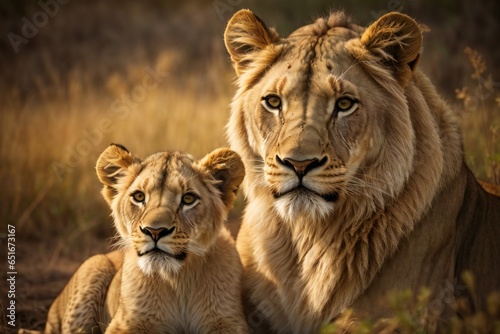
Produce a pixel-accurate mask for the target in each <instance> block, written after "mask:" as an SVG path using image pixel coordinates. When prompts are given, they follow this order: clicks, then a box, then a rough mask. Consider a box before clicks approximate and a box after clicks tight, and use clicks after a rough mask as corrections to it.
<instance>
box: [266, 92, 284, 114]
mask: <svg viewBox="0 0 500 334" xmlns="http://www.w3.org/2000/svg"><path fill="white" fill-rule="evenodd" d="M262 100H263V102H264V107H266V109H267V110H269V111H274V110H278V111H279V110H281V99H280V98H279V97H278V96H276V95H267V96H265V97H263V98H262Z"/></svg>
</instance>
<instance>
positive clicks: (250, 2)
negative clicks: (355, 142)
mask: <svg viewBox="0 0 500 334" xmlns="http://www.w3.org/2000/svg"><path fill="white" fill-rule="evenodd" d="M65 1H66V4H58V8H57V12H56V11H55V10H54V8H53V11H54V12H55V14H54V15H53V16H51V15H46V17H47V20H45V21H43V20H42V19H43V17H42V16H40V14H37V13H39V12H41V11H43V10H44V9H43V8H42V6H41V5H40V3H39V2H37V1H29V0H16V1H2V3H1V4H0V28H1V32H2V40H1V42H0V73H1V76H0V105H1V106H0V108H1V112H0V138H1V142H0V145H1V146H0V158H1V161H2V163H1V164H0V186H1V191H0V217H1V221H2V230H1V231H0V236H1V241H2V242H3V241H4V238H5V233H6V225H7V224H13V225H15V226H16V235H17V244H18V246H17V248H18V250H17V254H18V255H17V256H18V264H19V266H21V267H22V266H24V267H23V268H25V273H24V275H25V277H24V279H25V281H23V282H24V283H23V282H21V283H19V284H26V282H31V283H32V284H34V286H36V279H33V281H29V278H28V277H27V276H28V273H29V270H30V269H31V270H34V269H33V268H38V269H36V270H39V271H44V270H49V269H54V268H58V266H61V264H63V263H66V262H64V261H66V260H68V259H69V260H68V261H70V260H73V261H77V262H78V261H81V260H82V259H84V258H86V257H88V256H89V255H91V254H94V253H96V252H99V251H104V250H106V248H107V247H108V244H109V242H102V241H103V240H105V239H106V238H109V237H110V236H112V235H113V231H112V227H111V220H110V218H109V209H108V208H107V206H106V204H105V202H104V200H103V199H102V197H101V195H100V194H99V191H100V188H101V186H100V184H99V182H98V180H97V177H96V176H95V171H94V166H95V162H96V159H97V158H98V156H99V154H100V153H101V152H102V151H103V150H104V149H105V147H107V145H108V144H109V143H111V142H114V143H121V144H123V145H125V146H126V147H127V148H128V149H129V150H130V151H131V152H132V153H134V154H136V155H138V156H140V157H145V156H147V155H148V154H151V153H154V152H156V151H161V150H174V149H175V150H182V151H188V152H190V153H192V154H193V155H194V156H196V157H200V158H201V157H202V156H203V155H204V154H206V153H207V152H209V151H211V150H212V149H215V148H217V147H220V146H226V145H227V143H226V140H225V136H224V131H225V124H226V121H227V119H228V116H229V108H228V105H229V103H230V101H231V99H232V96H233V94H234V92H235V86H234V85H233V82H234V77H235V76H234V72H233V70H232V67H231V63H230V60H229V56H228V55H227V53H226V50H225V47H224V44H223V32H224V28H225V25H226V23H227V20H228V19H229V18H230V17H231V15H232V14H234V13H235V12H236V11H237V10H239V9H242V8H250V9H251V10H253V11H254V12H255V13H256V14H257V15H259V16H260V17H261V18H263V19H264V21H265V22H266V23H268V24H269V25H270V26H275V27H276V28H277V30H278V32H279V33H280V35H281V36H286V35H287V34H288V33H290V32H291V31H293V30H294V29H295V28H298V27H299V26H301V25H304V24H307V23H309V22H311V21H312V20H314V19H315V18H317V17H319V16H322V15H324V14H327V13H328V12H329V11H330V10H332V9H345V10H346V11H347V12H348V13H349V14H350V15H351V16H352V17H353V19H354V21H355V22H357V23H359V24H361V25H367V24H369V23H370V22H373V21H374V20H375V19H376V18H378V17H379V16H380V15H382V14H384V13H385V12H387V11H391V10H400V11H402V12H404V13H407V14H409V15H410V16H412V17H414V18H416V19H417V21H419V22H420V23H423V24H425V25H426V30H430V31H429V32H427V33H425V35H424V50H423V55H422V57H421V61H420V65H419V66H420V67H421V68H422V69H423V71H424V72H425V73H427V74H428V75H429V76H430V78H431V79H432V81H433V82H434V83H435V84H436V86H437V87H438V90H439V91H440V93H441V94H442V95H443V96H444V97H445V98H447V100H448V101H449V102H450V104H451V105H453V107H454V108H456V109H457V110H459V111H460V112H461V113H462V115H463V130H464V145H465V155H466V160H467V162H468V163H469V165H470V166H471V168H472V169H473V171H474V172H475V173H476V175H477V176H478V177H480V178H481V179H483V180H489V181H493V182H499V181H500V179H499V177H500V167H499V166H500V143H499V133H498V131H499V130H498V129H499V126H500V112H499V109H500V67H499V66H498V64H499V63H500V48H499V46H498V44H499V41H498V36H499V32H500V29H499V26H500V22H499V21H498V20H499V19H500V5H499V4H498V2H497V1H495V0H483V1H468V0H459V1H453V0H444V1H431V0H399V1H398V0H378V1H361V0H351V1H318V0H316V1H299V0H292V1H285V0H279V1H264V0H215V1H213V0H209V1H202V0H190V1H174V0H163V1H162V0H151V1H118V0H109V1H97V0H88V1H78V0H69V1H68V0H65ZM41 2H42V3H49V2H52V3H54V1H48V0H45V1H44V0H42V1H41ZM61 2H62V1H61ZM37 15H38V16H37ZM34 19H38V20H39V21H38V23H39V26H36V25H35V28H36V32H35V33H33V35H34V36H32V37H29V38H26V40H25V41H27V42H26V43H24V42H23V43H21V44H19V45H18V50H17V51H18V52H16V50H15V49H16V47H13V46H12V43H11V41H9V37H8V36H9V35H8V34H9V33H14V34H16V35H17V36H22V35H23V26H24V25H25V24H26V23H25V22H26V20H27V21H29V22H31V23H33V22H34ZM11 37H12V35H11ZM467 47H468V48H470V51H468V52H467V53H466V52H465V51H464V50H465V49H466V48H467ZM474 75H475V76H474ZM473 76H474V77H473ZM243 206H244V203H243V200H242V199H239V200H238V202H237V203H236V206H235V209H234V210H233V213H232V219H233V220H237V219H238V218H239V216H240V213H241V210H242V208H243ZM96 240H97V241H96ZM4 248H5V247H3V246H2V250H1V252H5V249H4ZM28 253H29V254H31V255H30V257H29V258H28V256H27V254H28ZM0 254H3V253H0ZM32 254H36V256H33V255H32ZM2 256H3V255H2ZM71 263H72V262H71ZM69 268H74V265H69ZM21 277H22V276H21ZM40 293H41V292H40V291H38V290H33V289H32V290H30V292H29V293H28V295H26V292H25V293H24V295H22V297H20V298H26V299H33V300H34V299H37V298H38V297H37V295H39V294H40ZM53 297H54V296H53V295H52V294H51V293H46V294H45V295H44V297H43V298H45V299H46V301H49V300H51V299H52V298H53ZM2 298H3V295H2ZM46 301H44V303H45V304H46V303H47V302H46ZM42 304H43V303H42ZM45 304H44V305H42V306H39V309H41V310H42V311H43V310H45V308H46V305H45ZM21 312H22V310H21ZM26 313H28V312H27V311H26ZM35 313H36V312H35ZM21 314H22V313H21ZM23 317H24V318H23ZM21 319H24V321H25V323H28V324H29V321H30V320H29V319H28V315H27V314H25V315H21ZM36 326H40V323H36Z"/></svg>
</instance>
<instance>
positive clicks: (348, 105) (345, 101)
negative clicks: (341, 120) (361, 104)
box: [333, 96, 358, 117]
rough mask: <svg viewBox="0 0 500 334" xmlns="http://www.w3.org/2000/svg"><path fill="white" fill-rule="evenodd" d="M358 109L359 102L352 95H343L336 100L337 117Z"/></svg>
mask: <svg viewBox="0 0 500 334" xmlns="http://www.w3.org/2000/svg"><path fill="white" fill-rule="evenodd" d="M357 109H358V102H357V101H356V100H353V99H352V98H350V97H347V96H344V97H341V98H339V99H338V100H337V102H335V109H334V111H333V112H334V115H335V117H345V116H348V115H350V114H352V113H353V112H354V111H356V110H357Z"/></svg>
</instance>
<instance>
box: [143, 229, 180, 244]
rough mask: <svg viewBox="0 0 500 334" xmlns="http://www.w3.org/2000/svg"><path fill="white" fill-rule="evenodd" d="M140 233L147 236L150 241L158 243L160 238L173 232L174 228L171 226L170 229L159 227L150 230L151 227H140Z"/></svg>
mask: <svg viewBox="0 0 500 334" xmlns="http://www.w3.org/2000/svg"><path fill="white" fill-rule="evenodd" d="M140 229H141V232H142V233H144V234H145V235H149V236H150V237H151V239H153V240H154V241H158V240H160V239H161V238H163V237H165V236H167V235H169V234H172V232H174V230H175V226H172V227H171V228H166V227H160V228H152V227H144V228H142V227H140Z"/></svg>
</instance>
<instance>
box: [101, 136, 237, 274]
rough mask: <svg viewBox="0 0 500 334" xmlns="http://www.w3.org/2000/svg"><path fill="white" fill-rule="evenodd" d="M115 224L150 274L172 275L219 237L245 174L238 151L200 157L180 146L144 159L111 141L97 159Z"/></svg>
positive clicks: (123, 239) (139, 263) (124, 241)
mask: <svg viewBox="0 0 500 334" xmlns="http://www.w3.org/2000/svg"><path fill="white" fill-rule="evenodd" d="M96 168H97V174H98V176H99V179H100V180H101V182H102V183H103V185H104V189H103V195H104V198H105V199H106V200H107V201H108V203H109V205H110V207H111V209H112V215H113V218H114V221H115V226H116V229H117V231H118V233H119V235H120V237H121V241H120V243H121V244H122V245H123V246H124V247H127V248H128V247H132V248H133V249H134V251H135V253H136V254H137V256H138V265H139V267H140V268H141V270H142V271H143V272H144V273H145V274H152V273H154V272H158V273H160V274H162V275H165V276H168V275H170V274H171V273H173V272H177V271H179V270H180V269H181V268H182V265H183V264H184V262H185V261H186V260H187V259H188V258H189V256H193V255H203V254H204V253H205V252H206V251H207V250H208V249H209V248H210V246H212V244H213V243H214V242H215V240H216V238H217V236H218V233H219V231H220V229H221V228H222V225H223V224H224V221H225V219H226V217H227V212H228V210H229V208H230V207H231V206H232V204H233V201H234V198H235V192H236V191H237V189H238V187H239V185H240V183H241V181H242V180H243V176H244V168H243V164H242V162H241V160H240V158H239V157H238V155H236V154H235V153H234V152H232V151H229V150H226V149H221V150H217V151H214V152H212V153H211V154H209V155H207V156H206V157H205V158H204V159H202V160H201V161H195V160H193V158H192V157H191V156H189V155H186V154H183V153H179V152H161V153H156V154H153V155H151V156H149V157H147V158H146V159H144V160H140V159H138V158H136V157H134V156H132V155H131V154H130V153H129V152H128V151H127V150H126V149H125V148H123V147H121V146H119V145H111V146H110V147H108V149H106V150H105V151H104V152H103V153H102V155H101V157H100V158H99V160H98V162H97V167H96Z"/></svg>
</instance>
